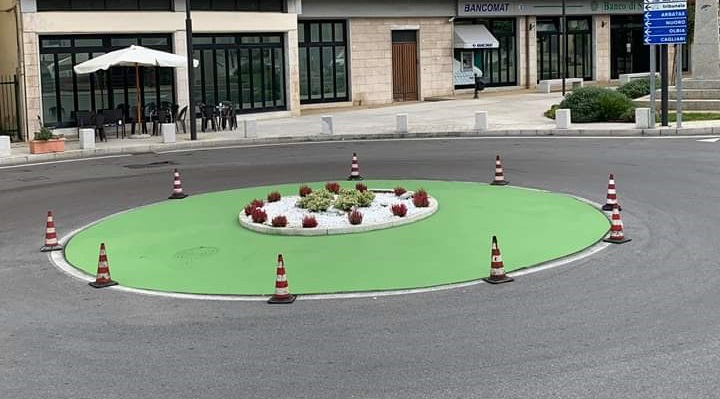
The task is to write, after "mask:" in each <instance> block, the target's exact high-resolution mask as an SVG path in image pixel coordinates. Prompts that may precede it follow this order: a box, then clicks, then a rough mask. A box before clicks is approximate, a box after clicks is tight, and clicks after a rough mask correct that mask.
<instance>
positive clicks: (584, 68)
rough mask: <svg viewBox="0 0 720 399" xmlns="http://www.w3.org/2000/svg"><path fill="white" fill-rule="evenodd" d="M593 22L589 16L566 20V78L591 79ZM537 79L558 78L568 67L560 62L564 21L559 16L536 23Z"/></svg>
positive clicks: (539, 20)
mask: <svg viewBox="0 0 720 399" xmlns="http://www.w3.org/2000/svg"><path fill="white" fill-rule="evenodd" d="M591 25H592V22H591V20H590V17H568V18H567V26H568V30H567V39H568V43H567V52H568V53H567V68H568V70H567V76H568V77H570V78H574V77H578V78H584V79H585V80H590V79H592V53H593V49H592V30H591ZM537 27H538V28H537V41H538V45H537V71H538V80H543V79H559V78H561V77H562V71H563V68H564V67H565V65H563V61H562V59H561V55H562V53H563V51H564V50H563V48H562V47H563V44H564V38H563V33H562V20H561V19H560V18H557V17H551V18H543V19H540V18H538V20H537Z"/></svg>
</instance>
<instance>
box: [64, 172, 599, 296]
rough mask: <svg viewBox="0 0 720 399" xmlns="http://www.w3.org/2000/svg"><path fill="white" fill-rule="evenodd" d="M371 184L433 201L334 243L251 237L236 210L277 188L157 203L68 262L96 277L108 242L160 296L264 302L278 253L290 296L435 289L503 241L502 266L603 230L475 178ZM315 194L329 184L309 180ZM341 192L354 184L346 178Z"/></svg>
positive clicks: (534, 260)
mask: <svg viewBox="0 0 720 399" xmlns="http://www.w3.org/2000/svg"><path fill="white" fill-rule="evenodd" d="M363 183H365V184H366V185H367V186H368V187H370V188H392V187H395V186H398V185H400V186H403V187H405V188H407V189H408V190H414V189H417V188H420V187H422V188H425V189H426V190H427V191H428V194H430V196H432V197H434V198H436V199H437V200H438V203H439V208H438V211H437V213H435V214H434V215H432V216H430V217H429V218H427V219H424V220H421V221H418V222H415V223H411V224H407V225H404V226H399V227H394V228H390V229H385V230H375V231H370V232H364V233H352V234H342V235H331V236H310V237H303V236H275V235H267V234H262V233H256V232H253V231H250V230H247V229H245V228H243V227H241V226H240V224H239V223H238V219H237V216H238V213H240V212H241V211H242V209H243V207H244V206H245V205H246V204H248V203H249V202H250V201H251V200H252V199H253V198H265V196H266V195H267V193H268V192H270V191H273V190H277V191H280V193H281V194H283V195H296V194H297V189H298V187H299V186H300V185H301V184H302V183H298V184H286V185H275V186H265V187H252V188H244V189H237V190H229V191H222V192H214V193H208V194H202V195H191V196H190V197H188V198H186V199H184V200H174V201H163V202H160V203H157V204H153V205H150V206H146V207H142V208H137V209H133V210H131V211H129V212H125V213H122V214H118V215H115V216H112V217H110V218H107V219H105V220H103V221H101V222H99V223H97V224H94V225H92V226H90V227H89V228H87V229H85V230H83V231H81V232H79V233H78V234H76V235H75V236H73V237H72V239H71V240H70V241H69V242H68V244H67V245H66V249H65V256H66V258H67V260H68V262H69V263H70V264H71V265H73V266H74V267H76V268H78V269H80V270H83V271H84V272H86V273H88V274H90V275H93V276H94V275H95V273H96V271H97V264H98V249H99V246H100V243H101V242H104V243H105V244H106V246H107V255H108V262H109V266H110V271H111V274H112V278H113V280H116V281H118V282H119V283H120V284H121V285H124V286H128V287H133V288H141V289H148V290H155V291H167V292H178V293H193V294H228V295H267V294H272V293H273V291H274V287H275V285H274V284H275V271H276V269H275V268H276V258H277V254H278V253H282V254H283V257H284V258H285V267H286V273H287V278H288V282H289V287H290V291H291V292H292V293H294V294H320V293H338V292H358V291H381V290H396V289H409V288H420V287H432V286H438V285H444V284H450V283H458V282H465V281H471V280H477V279H480V278H482V277H486V276H488V275H489V274H490V241H491V238H492V236H493V235H496V236H497V237H498V244H499V246H500V250H501V251H502V256H503V261H504V265H505V271H506V272H511V271H514V270H518V269H522V268H526V267H530V266H534V265H537V264H540V263H543V262H547V261H550V260H553V259H557V258H561V257H564V256H567V255H570V254H573V253H576V252H579V251H582V250H583V249H585V248H587V247H589V246H591V245H593V244H595V243H596V242H597V241H599V240H601V239H602V238H603V237H604V236H605V234H606V233H607V231H608V229H609V227H610V224H609V222H608V219H607V217H606V216H605V215H604V214H603V213H601V212H600V211H599V210H597V209H595V208H593V207H592V206H590V205H588V204H586V203H584V202H581V201H579V200H577V199H575V198H573V197H570V196H566V195H562V194H556V193H550V192H544V191H536V190H528V189H522V188H515V187H512V186H506V187H496V186H490V185H485V184H478V183H465V182H444V181H419V180H392V181H387V180H366V181H364V182H363ZM309 185H310V186H311V187H312V188H313V189H319V188H321V187H323V186H324V182H322V183H310V184H309ZM341 185H342V186H343V187H348V188H350V187H354V183H351V182H341Z"/></svg>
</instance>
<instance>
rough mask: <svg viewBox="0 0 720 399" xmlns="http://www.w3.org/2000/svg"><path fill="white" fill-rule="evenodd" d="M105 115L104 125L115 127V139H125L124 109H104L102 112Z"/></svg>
mask: <svg viewBox="0 0 720 399" xmlns="http://www.w3.org/2000/svg"><path fill="white" fill-rule="evenodd" d="M100 112H101V113H102V115H103V120H104V121H103V125H104V126H109V127H115V138H119V137H120V132H122V137H123V138H125V124H124V123H123V119H125V118H124V115H123V110H122V109H104V110H102V111H100Z"/></svg>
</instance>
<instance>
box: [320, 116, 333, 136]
mask: <svg viewBox="0 0 720 399" xmlns="http://www.w3.org/2000/svg"><path fill="white" fill-rule="evenodd" d="M320 123H321V125H322V130H321V131H320V132H321V133H322V134H333V133H335V126H333V117H332V116H331V115H324V116H321V117H320Z"/></svg>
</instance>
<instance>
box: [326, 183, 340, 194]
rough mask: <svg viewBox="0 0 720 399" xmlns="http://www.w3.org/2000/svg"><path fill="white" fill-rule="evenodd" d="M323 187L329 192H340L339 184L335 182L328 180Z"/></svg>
mask: <svg viewBox="0 0 720 399" xmlns="http://www.w3.org/2000/svg"><path fill="white" fill-rule="evenodd" d="M325 189H326V190H328V191H330V192H331V193H335V194H339V193H340V185H339V184H337V183H335V182H330V183H327V184H325Z"/></svg>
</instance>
